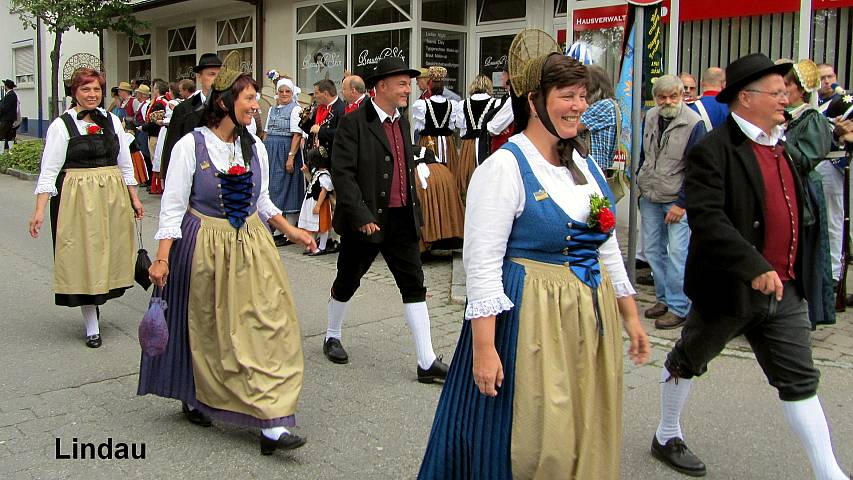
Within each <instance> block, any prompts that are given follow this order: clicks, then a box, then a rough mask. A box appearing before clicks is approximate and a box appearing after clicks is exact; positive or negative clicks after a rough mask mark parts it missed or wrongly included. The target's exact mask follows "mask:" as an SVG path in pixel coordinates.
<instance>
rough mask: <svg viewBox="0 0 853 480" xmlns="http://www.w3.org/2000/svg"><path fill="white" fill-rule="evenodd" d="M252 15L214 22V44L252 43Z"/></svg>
mask: <svg viewBox="0 0 853 480" xmlns="http://www.w3.org/2000/svg"><path fill="white" fill-rule="evenodd" d="M253 35H254V30H253V29H252V17H240V18H230V19H227V20H219V21H218V22H216V44H217V45H234V44H238V43H252V38H253Z"/></svg>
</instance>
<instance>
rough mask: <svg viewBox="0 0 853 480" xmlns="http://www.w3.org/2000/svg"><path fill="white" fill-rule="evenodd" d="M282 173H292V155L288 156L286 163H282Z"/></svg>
mask: <svg viewBox="0 0 853 480" xmlns="http://www.w3.org/2000/svg"><path fill="white" fill-rule="evenodd" d="M284 171H286V172H287V173H293V155H288V157H287V162H285V163H284Z"/></svg>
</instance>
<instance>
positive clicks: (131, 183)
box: [124, 177, 139, 187]
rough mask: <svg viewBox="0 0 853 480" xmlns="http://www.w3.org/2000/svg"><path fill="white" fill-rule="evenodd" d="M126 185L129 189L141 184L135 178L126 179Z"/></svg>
mask: <svg viewBox="0 0 853 480" xmlns="http://www.w3.org/2000/svg"><path fill="white" fill-rule="evenodd" d="M124 184H125V185H127V186H128V187H133V186H136V185H139V182H137V181H136V178H134V177H124Z"/></svg>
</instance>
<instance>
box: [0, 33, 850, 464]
mask: <svg viewBox="0 0 853 480" xmlns="http://www.w3.org/2000/svg"><path fill="white" fill-rule="evenodd" d="M536 32H538V31H535V30H523V31H522V32H521V33H519V36H524V35H528V36H529V35H538V37H537V39H538V40H537V42H538V43H536V48H534V49H530V48H527V49H525V50H524V51H523V52H521V51H519V52H514V51H512V48H511V51H510V52H509V54H510V55H511V56H512V55H515V56H514V57H513V58H520V59H521V60H520V61H519V63H518V65H520V66H518V67H517V68H516V67H515V66H513V69H512V70H507V71H505V72H504V80H505V83H506V86H507V87H508V89H509V94H508V95H506V96H504V97H502V98H498V97H497V96H495V95H494V94H493V90H494V88H493V87H494V86H493V84H492V80H491V79H490V78H489V77H488V76H485V75H477V76H476V77H475V78H474V79H473V81H472V82H471V83H470V85H468V86H467V89H466V91H465V92H460V93H457V92H454V91H452V90H450V89H449V88H448V82H447V80H448V79H447V70H446V69H445V68H443V67H441V66H434V65H433V66H430V65H428V66H425V67H424V68H412V67H411V66H410V65H408V64H407V63H406V62H405V61H404V60H403V59H401V58H397V57H386V58H383V59H381V60H380V61H379V62H378V63H377V64H376V65H375V66H373V68H371V69H369V70H368V71H366V72H364V75H363V76H359V75H354V74H350V73H347V74H346V75H345V77H344V78H343V79H322V80H319V81H317V82H316V83H314V84H313V85H302V86H298V85H296V84H295V81H294V79H293V77H291V76H289V75H287V74H283V73H279V72H278V71H277V70H270V71H269V73H268V75H267V76H266V77H265V78H263V79H254V78H252V77H251V75H249V74H247V73H243V72H242V71H241V70H240V68H239V63H236V64H235V63H234V62H232V61H231V57H227V58H225V59H221V58H219V57H218V56H217V55H216V54H213V53H206V54H203V55H201V57H200V59H199V61H198V65H197V66H196V67H195V68H194V72H195V78H194V79H183V80H180V81H177V82H172V83H169V82H167V81H165V80H163V79H153V80H151V81H147V80H142V79H132V80H130V81H127V82H126V81H121V82H118V83H117V85H115V86H113V87H112V88H111V89H110V90H109V92H110V93H111V98H107V99H104V96H105V94H106V93H107V87H108V85H107V79H106V78H105V77H104V74H103V73H102V72H99V71H97V70H95V69H91V68H80V69H78V70H77V71H76V72H75V74H74V77H73V78H72V81H71V86H70V95H71V97H72V99H73V100H74V103H73V106H72V108H69V109H68V110H66V111H65V112H64V113H63V114H62V115H60V117H59V118H57V119H56V120H54V121H53V123H52V124H51V125H50V127H49V129H48V131H47V135H46V139H45V149H44V154H43V158H42V164H41V173H40V176H39V178H38V181H37V185H36V188H35V194H36V207H35V210H34V212H33V214H32V216H31V218H30V221H29V232H30V234H31V235H32V236H33V237H37V236H39V234H40V231H41V228H42V226H43V224H44V222H45V216H46V214H47V216H48V217H49V220H50V226H51V234H52V239H53V248H54V256H55V268H54V292H55V303H56V304H57V305H64V306H68V307H79V308H80V310H81V312H82V316H83V319H84V325H85V335H84V341H85V344H86V345H87V346H88V347H91V348H98V347H100V346H101V345H102V342H103V339H102V337H101V334H100V329H99V321H100V308H99V306H101V305H103V304H104V303H105V302H107V301H108V300H110V299H114V298H117V297H120V296H121V295H123V293H124V292H125V290H127V289H128V288H131V287H132V285H133V283H134V281H140V277H142V278H141V281H140V283H145V281H146V280H147V281H150V282H153V284H154V289H153V293H152V298H153V299H157V300H158V301H159V300H162V301H163V302H165V303H166V304H168V308H167V309H166V310H165V313H164V320H165V325H166V327H164V328H167V333H168V335H167V337H168V340H167V343H166V344H165V345H164V347H165V349H164V351H163V352H162V353H159V354H157V355H149V354H148V353H145V352H143V354H142V355H141V359H140V371H139V385H138V394H139V395H146V394H153V395H158V396H161V397H166V398H172V399H175V400H178V401H180V402H181V408H182V411H183V413H184V415H185V417H186V419H187V420H188V421H190V422H192V423H193V424H196V425H199V426H202V427H208V426H210V425H211V424H212V423H213V422H228V423H232V424H237V425H241V426H244V427H246V428H251V429H255V430H256V431H258V432H259V436H258V442H259V445H260V451H261V453H262V454H264V455H269V454H272V453H273V452H274V451H275V450H277V449H282V450H290V449H295V448H299V447H301V446H302V445H304V444H305V443H306V439H305V438H304V437H302V436H300V435H298V434H297V433H295V432H292V431H291V429H292V428H293V427H294V426H295V425H296V411H297V407H298V403H299V397H300V392H301V390H302V385H303V382H304V381H309V382H310V381H311V379H310V377H309V378H304V375H303V373H304V366H303V352H302V348H303V345H302V336H301V333H300V329H299V323H298V321H297V317H296V309H295V306H294V305H295V302H297V301H298V300H299V299H295V298H294V297H293V295H292V294H291V289H290V283H289V280H288V277H287V273H286V271H285V266H284V265H283V264H282V262H281V258H280V255H279V252H278V249H277V247H281V246H284V245H289V244H297V245H300V246H301V247H302V248H303V249H304V254H305V255H310V256H316V255H326V254H333V253H336V254H337V255H338V256H337V272H336V277H335V280H334V282H333V283H332V284H331V285H329V286H328V287H329V291H330V294H329V301H328V304H327V305H326V309H327V318H328V327H327V332H326V335H325V338H324V341H323V345H322V350H323V353H324V355H325V356H326V357H327V359H328V360H329V361H330V362H333V363H335V364H346V363H348V362H349V361H350V358H349V355H348V353H347V351H346V349H345V348H344V345H343V343H344V342H343V341H344V335H343V331H344V328H343V325H344V321H345V320H346V317H347V311H348V309H349V306H350V304H351V302H353V301H355V300H353V297H354V296H355V293H356V292H357V290H358V288H359V286H360V282H361V278H362V277H363V275H364V274H365V273H366V272H368V270H369V269H370V268H371V266H372V264H373V262H374V260H375V258H376V256H377V255H378V254H380V253H381V254H382V257H383V258H384V260H385V262H386V263H387V265H388V268H389V269H390V271H391V273H392V275H393V277H394V279H395V281H396V284H397V286H398V289H399V292H400V297H401V300H402V304H403V313H404V318H405V319H406V322H407V324H408V327H409V329H410V331H411V334H412V340H413V343H414V348H415V352H416V354H417V365H416V368H415V371H416V374H417V379H418V381H419V382H421V383H424V384H432V383H439V384H443V390H442V393H441V398H440V400H439V403H438V405H437V407H436V413H435V420H434V423H433V426H432V430H431V433H430V436H429V439H428V442H427V447H426V451H425V454H424V459H423V462H422V465H421V469H420V472H419V474H418V478H422V479H463V478H464V479H467V478H472V479H477V478H481V479H486V478H488V479H503V478H549V479H556V478H577V479H615V478H618V477H619V475H620V455H621V453H620V452H621V442H622V401H623V395H622V375H623V351H624V350H625V349H624V347H623V337H622V332H623V331H624V332H625V333H626V334H627V338H628V341H627V342H628V347H627V354H628V357H629V359H630V360H631V361H632V362H634V363H636V364H642V363H645V362H646V361H647V360H648V358H649V355H650V344H649V340H648V337H647V335H646V333H645V331H644V329H643V327H642V325H641V323H640V315H641V314H643V315H644V316H645V317H647V318H651V319H654V321H655V327H656V328H660V329H674V328H681V329H682V330H681V337H680V339H679V340H678V341H677V343H676V344H675V346H674V347H673V348H672V351H671V352H670V353H669V354H668V356H667V359H666V364H665V366H664V367H663V368H662V369H661V377H660V378H661V383H660V385H661V387H660V388H661V403H660V423H659V426H658V428H657V430H656V431H655V432H653V435H652V439H651V453H652V454H653V455H654V457H655V458H657V459H659V460H660V461H662V462H663V463H665V464H666V465H668V466H670V467H672V468H673V469H675V470H677V471H679V472H681V473H684V474H686V475H691V476H703V475H705V474H706V471H707V469H706V466H705V464H704V463H703V462H702V461H701V460H700V459H699V457H698V456H697V455H696V454H694V453H693V452H692V451H691V450H690V449H689V448H688V447H687V445H686V443H685V438H684V434H683V433H682V431H681V416H682V411H683V409H684V406H685V404H686V402H687V399H688V394H689V392H690V391H691V389H692V385H693V383H694V377H698V376H701V375H702V374H704V373H705V372H706V370H707V369H708V364H709V363H710V362H711V361H712V360H713V359H714V358H715V357H716V356H718V355H719V354H720V353H721V352H722V351H723V349H724V348H725V347H726V345H727V343H728V342H730V341H731V340H732V339H734V338H735V337H736V336H739V335H744V336H745V337H746V339H747V340H748V341H749V343H750V346H751V347H752V349H753V351H754V353H755V356H756V359H757V361H758V363H759V364H760V366H761V368H762V369H763V371H764V373H765V375H766V377H767V381H768V383H769V384H770V385H771V386H773V387H774V388H776V390H777V391H778V396H779V399H780V402H781V406H782V407H781V410H782V412H783V414H784V417H785V419H786V421H787V422H788V424H789V425H790V427H791V430H792V432H793V433H794V434H795V436H796V437H797V438H798V439H799V441H800V442H801V443H802V447H803V449H804V451H805V453H806V454H807V456H808V459H809V461H810V464H811V467H812V470H813V472H814V475H815V478H817V479H821V480H823V479H831V480H840V479H849V476H848V474H845V473H844V472H843V471H842V469H841V467H840V466H839V464H838V462H837V461H836V459H835V456H834V453H833V449H832V443H831V439H830V433H829V427H828V423H827V420H826V418H825V416H824V413H823V410H822V407H821V404H820V401H819V399H818V395H817V391H818V383H819V377H820V373H819V371H818V370H817V368H816V367H815V365H814V362H813V360H812V352H811V344H810V332H811V331H812V330H813V329H814V328H815V326H816V325H821V324H832V323H834V322H835V313H836V309H837V307H838V308H843V307H844V303H845V301H846V298H842V299H841V301H840V302H839V301H837V299H839V298H841V297H843V292H844V285H843V283H844V279H845V278H846V275H845V271H846V264H847V256H848V251H847V248H846V246H845V242H847V241H848V240H847V239H846V238H845V235H846V232H847V228H848V226H845V224H844V222H845V217H848V218H849V212H847V211H846V210H845V205H844V200H845V197H844V191H845V188H847V186H846V185H845V181H846V182H848V183H849V175H848V176H847V177H846V178H845V168H846V167H847V161H848V160H849V152H850V150H851V149H850V145H851V144H853V120H851V119H853V98H851V96H850V95H848V94H847V93H846V92H844V90H843V88H841V87H838V85H837V84H836V77H835V72H834V70H833V67H832V66H831V65H827V64H815V63H814V62H812V61H811V60H808V59H801V60H799V61H797V62H793V61H791V60H787V59H779V60H777V61H775V62H774V61H773V60H771V59H769V58H768V57H766V56H765V55H763V54H752V55H748V56H745V57H742V58H740V59H738V60H735V61H733V62H732V63H731V64H730V65H728V66H725V67H712V68H709V69H707V70H706V71H704V72H703V73H702V75H701V77H700V80H701V82H700V83H699V85H697V82H696V80H695V78H694V77H693V76H692V75H690V74H688V73H682V74H681V75H663V76H661V77H659V78H657V79H656V81H655V82H654V85H653V87H652V93H653V96H654V101H655V104H656V106H655V107H654V108H651V109H650V110H649V111H647V112H646V113H645V118H644V120H643V124H642V125H635V126H634V128H641V129H642V136H641V138H642V147H641V148H642V155H641V160H640V165H639V166H637V168H636V169H634V170H635V172H636V176H637V178H636V181H637V184H638V187H639V193H640V195H639V211H640V214H641V217H642V223H641V225H642V226H641V232H640V233H641V235H640V238H641V242H640V243H641V248H640V250H641V251H640V255H639V256H640V258H641V259H643V260H644V261H645V262H647V263H648V265H649V266H650V269H651V274H650V275H649V276H648V277H647V278H645V279H643V281H644V282H646V283H649V284H653V285H654V292H655V297H656V303H655V304H654V305H653V306H652V307H651V308H649V309H647V310H645V311H644V312H639V311H638V308H637V304H636V302H635V299H634V296H635V294H636V291H635V290H634V287H633V285H632V283H631V281H630V280H629V276H628V273H627V271H626V266H625V262H624V260H623V252H622V251H621V250H620V246H619V243H618V241H617V236H616V229H615V223H616V222H615V209H616V205H617V203H619V200H620V199H621V198H622V197H623V196H624V195H625V193H626V191H625V190H626V189H625V185H626V183H625V182H626V179H627V178H628V175H629V172H626V170H625V163H624V157H623V156H622V155H623V154H624V152H621V151H620V145H619V143H620V136H621V134H620V133H621V125H622V118H623V117H624V116H625V115H630V112H622V111H620V107H619V102H618V101H616V98H615V97H616V95H615V93H614V86H613V83H612V80H611V78H610V76H609V75H608V73H607V72H606V71H605V70H604V69H602V68H601V67H599V66H595V65H584V63H582V62H581V61H578V59H576V58H573V57H572V56H570V55H564V54H563V53H562V52H561V50H560V48H559V47H558V46H557V45H556V42H554V41H553V40H552V39H550V37H548V36H547V34H544V32H539V33H536ZM517 38H518V37H517ZM515 44H516V42H514V43H513V45H514V46H515ZM527 45H528V47H529V45H530V42H528V44H527ZM513 48H514V47H513ZM338 80H340V85H341V91H340V92H339V91H338V88H337V85H336V83H335V82H336V81H338ZM259 82H271V84H272V86H273V87H274V92H275V95H274V98H271V99H270V103H271V105H270V106H269V108H267V109H266V116H265V118H264V117H262V111H263V110H264V109H262V108H261V103H262V102H263V101H264V97H262V95H261V91H262V88H261V87H262V86H263V83H259ZM6 87H7V89H9V90H11V89H13V88H14V84H12V85H11V86H10V85H9V84H7V85H6ZM697 87H701V89H700V90H698V89H697ZM413 88H417V89H418V90H419V92H418V93H419V97H418V99H417V100H416V101H414V102H413V103H412V104H411V105H410V104H409V99H410V97H411V94H412V90H413ZM303 89H304V90H303ZM463 97H464V98H463ZM7 98H8V97H7ZM105 104H107V107H106V108H104V107H103V105H105ZM5 108H6V107H5V103H4V104H2V105H0V110H2V111H0V136H2V137H3V139H4V140H5V135H7V133H6V131H7V129H11V128H12V126H11V125H12V122H11V121H9V119H14V117H11V116H9V115H7V114H6V110H5ZM7 124H8V126H7ZM140 188H147V189H148V192H149V194H151V195H161V196H162V197H161V201H160V211H159V227H158V230H157V232H156V234H155V236H154V238H155V239H156V240H157V242H158V244H157V247H156V249H155V250H154V252H153V258H152V263H151V264H150V267H149V266H147V265H146V266H144V267H142V270H140V267H139V265H138V264H137V263H136V260H137V259H136V256H135V255H133V252H134V251H135V250H136V248H137V247H136V237H137V230H136V229H138V228H139V226H138V221H139V219H141V218H142V217H143V216H144V214H145V211H144V207H143V205H142V203H141V201H140V200H139V189H140ZM626 203H628V202H627V201H626V202H622V203H621V204H620V205H625V204H626ZM458 248H461V249H462V251H463V262H464V266H465V271H466V277H467V291H468V296H467V304H466V307H465V314H464V320H463V321H461V322H460V330H461V332H460V336H459V341H458V344H457V347H456V351H455V353H454V354H453V356H452V362H449V363H450V365H448V364H447V363H445V362H444V357H443V356H442V355H438V354H437V353H436V352H435V351H434V349H433V345H432V338H431V332H430V315H429V311H428V309H427V304H426V293H427V288H426V286H425V284H424V273H423V267H422V261H424V260H426V259H428V258H429V256H430V251H432V250H436V249H458ZM460 320H462V319H460ZM317 348H318V349H319V348H320V345H317ZM356 361H357V360H356ZM309 421H322V419H310V420H309ZM732 428H734V426H732Z"/></svg>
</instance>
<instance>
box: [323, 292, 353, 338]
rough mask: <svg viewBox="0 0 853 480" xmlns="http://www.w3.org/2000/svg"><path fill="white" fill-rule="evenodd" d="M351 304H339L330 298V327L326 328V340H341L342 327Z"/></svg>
mask: <svg viewBox="0 0 853 480" xmlns="http://www.w3.org/2000/svg"><path fill="white" fill-rule="evenodd" d="M348 305H349V302H339V301H337V300H335V299H334V298H331V297H330V298H329V326H328V327H327V328H326V340H328V339H330V338H337V339H338V340H340V339H341V327H343V324H344V317H346V314H347V306H348Z"/></svg>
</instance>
